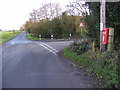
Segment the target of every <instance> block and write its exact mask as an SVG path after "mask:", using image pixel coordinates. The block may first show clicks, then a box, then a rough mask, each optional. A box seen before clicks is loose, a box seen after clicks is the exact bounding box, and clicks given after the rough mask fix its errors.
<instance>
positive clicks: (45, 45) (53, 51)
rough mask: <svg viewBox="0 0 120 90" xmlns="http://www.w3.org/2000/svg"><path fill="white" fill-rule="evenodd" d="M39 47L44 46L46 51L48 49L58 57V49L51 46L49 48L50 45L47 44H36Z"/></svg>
mask: <svg viewBox="0 0 120 90" xmlns="http://www.w3.org/2000/svg"><path fill="white" fill-rule="evenodd" d="M36 43H37V44H38V45H40V46H42V47H44V48H45V49H47V50H48V51H50V52H51V53H53V54H54V55H57V52H58V51H57V50H56V49H54V48H53V47H51V46H49V45H47V44H45V43H42V42H41V43H38V42H36Z"/></svg>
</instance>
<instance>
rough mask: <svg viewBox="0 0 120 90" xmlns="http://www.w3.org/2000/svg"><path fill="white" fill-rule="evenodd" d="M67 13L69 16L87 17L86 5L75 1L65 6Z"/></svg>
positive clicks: (78, 0)
mask: <svg viewBox="0 0 120 90" xmlns="http://www.w3.org/2000/svg"><path fill="white" fill-rule="evenodd" d="M67 11H68V13H69V14H70V15H78V16H85V15H88V5H87V4H85V2H81V0H75V1H74V2H70V4H69V5H67Z"/></svg>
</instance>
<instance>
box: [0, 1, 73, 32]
mask: <svg viewBox="0 0 120 90" xmlns="http://www.w3.org/2000/svg"><path fill="white" fill-rule="evenodd" d="M70 1H72V0H0V29H2V30H11V29H12V30H13V29H19V27H20V26H21V25H22V24H24V23H25V21H26V20H28V17H29V13H30V12H31V11H32V9H38V8H39V7H40V6H41V5H42V4H45V3H49V2H58V3H59V4H60V5H61V6H62V8H65V6H66V5H67V4H69V2H70Z"/></svg>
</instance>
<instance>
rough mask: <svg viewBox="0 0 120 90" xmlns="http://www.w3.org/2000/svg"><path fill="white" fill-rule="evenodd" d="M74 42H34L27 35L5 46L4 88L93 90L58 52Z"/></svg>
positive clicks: (3, 60)
mask: <svg viewBox="0 0 120 90" xmlns="http://www.w3.org/2000/svg"><path fill="white" fill-rule="evenodd" d="M71 43H72V41H54V42H50V41H49V42H44V41H42V42H41V41H31V40H29V39H27V38H26V33H24V32H22V33H20V34H19V35H18V36H17V37H16V38H14V39H12V40H11V41H9V42H7V43H5V44H3V46H2V88H91V87H92V88H93V87H95V86H94V85H93V84H92V83H91V81H90V80H89V79H87V78H86V77H84V76H83V74H80V72H79V70H78V69H77V68H76V67H74V66H73V65H72V64H71V62H69V61H68V60H66V59H64V58H63V57H61V56H60V55H59V54H58V53H59V52H60V51H61V50H63V49H64V48H65V47H67V46H69V45H70V44H71Z"/></svg>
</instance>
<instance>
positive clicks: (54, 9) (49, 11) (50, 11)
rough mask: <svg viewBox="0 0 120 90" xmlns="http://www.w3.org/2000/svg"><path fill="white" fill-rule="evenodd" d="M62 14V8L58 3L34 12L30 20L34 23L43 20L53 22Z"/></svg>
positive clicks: (44, 6) (43, 6) (47, 5)
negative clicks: (52, 20)
mask: <svg viewBox="0 0 120 90" xmlns="http://www.w3.org/2000/svg"><path fill="white" fill-rule="evenodd" d="M60 14H61V8H60V6H59V4H56V3H48V4H44V5H42V6H41V7H40V8H39V9H37V10H34V9H33V12H32V13H30V20H32V21H34V22H38V21H40V20H42V19H45V20H46V19H48V20H51V19H53V18H55V17H58V16H59V15H60Z"/></svg>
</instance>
